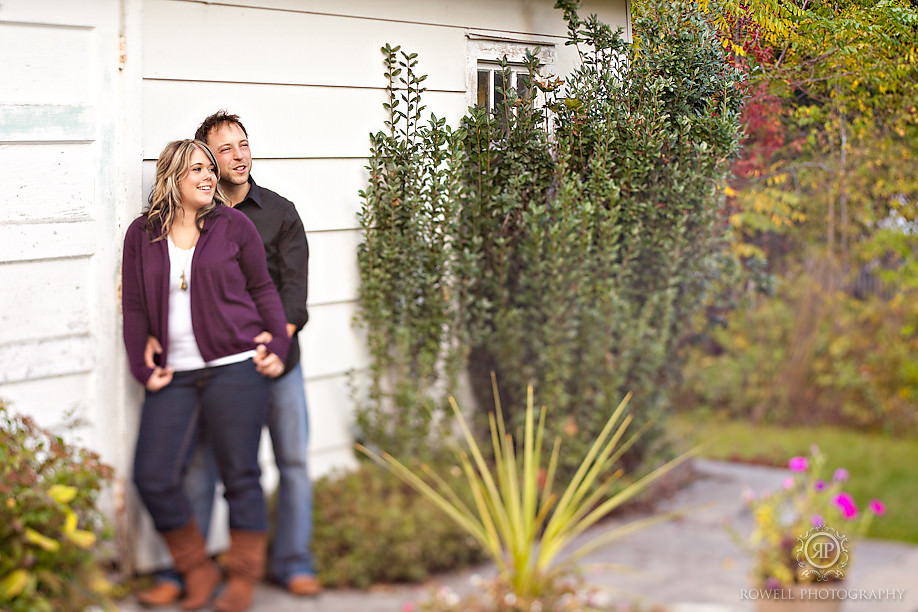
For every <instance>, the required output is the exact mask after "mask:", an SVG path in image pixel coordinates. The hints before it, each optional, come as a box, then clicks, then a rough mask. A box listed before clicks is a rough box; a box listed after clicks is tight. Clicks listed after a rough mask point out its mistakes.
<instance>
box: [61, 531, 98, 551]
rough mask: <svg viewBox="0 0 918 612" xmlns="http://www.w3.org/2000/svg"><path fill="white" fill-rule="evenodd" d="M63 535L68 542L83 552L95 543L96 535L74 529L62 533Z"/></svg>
mask: <svg viewBox="0 0 918 612" xmlns="http://www.w3.org/2000/svg"><path fill="white" fill-rule="evenodd" d="M64 535H65V536H66V537H67V539H68V540H70V541H71V542H73V543H74V544H76V545H77V546H79V547H80V548H82V549H84V550H86V549H88V548H91V547H92V545H93V544H95V543H96V534H94V533H93V532H91V531H86V530H84V529H74V530H73V531H67V532H65V533H64Z"/></svg>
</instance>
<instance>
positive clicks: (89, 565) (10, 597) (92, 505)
mask: <svg viewBox="0 0 918 612" xmlns="http://www.w3.org/2000/svg"><path fill="white" fill-rule="evenodd" d="M112 474H113V471H112V468H111V467H109V466H107V465H105V464H104V463H102V462H101V461H100V460H99V456H98V455H96V454H95V453H93V452H91V451H89V450H86V449H84V448H81V447H79V446H77V445H74V444H70V443H68V442H66V441H65V440H64V439H63V438H62V437H60V436H57V435H54V434H52V433H50V432H48V431H46V430H44V429H42V428H40V427H38V426H37V425H36V424H35V422H34V421H32V420H31V419H30V418H28V417H23V416H20V415H16V414H14V413H13V412H12V411H11V409H10V408H9V407H8V406H7V404H6V403H5V402H3V401H2V400H0V609H2V610H4V611H6V612H57V611H59V610H74V611H82V610H85V609H87V608H90V607H92V606H96V607H97V609H98V607H102V608H106V609H107V608H108V607H110V606H111V604H110V601H109V599H108V597H107V592H108V591H109V589H110V585H109V584H108V582H107V581H106V579H105V576H104V574H103V572H102V569H101V565H100V563H99V561H98V560H97V558H96V554H97V552H98V550H99V548H98V545H99V543H100V542H101V541H102V540H103V539H105V538H107V537H109V535H110V534H109V531H108V529H107V527H106V525H105V521H104V518H103V516H102V513H101V512H100V510H99V508H98V507H97V501H98V498H99V493H100V491H101V490H102V488H103V487H104V486H105V485H106V484H107V483H108V482H109V481H110V479H111V477H112Z"/></svg>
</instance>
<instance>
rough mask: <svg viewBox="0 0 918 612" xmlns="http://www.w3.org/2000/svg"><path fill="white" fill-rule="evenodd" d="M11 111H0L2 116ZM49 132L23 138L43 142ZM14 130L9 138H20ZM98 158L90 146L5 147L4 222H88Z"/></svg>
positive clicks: (1, 155)
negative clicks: (93, 177) (93, 178)
mask: <svg viewBox="0 0 918 612" xmlns="http://www.w3.org/2000/svg"><path fill="white" fill-rule="evenodd" d="M9 108H10V107H0V112H3V111H4V110H6V109H9ZM77 127H78V128H79V127H82V125H80V124H77ZM0 130H2V128H0ZM47 130H48V128H47V126H45V127H43V128H41V129H39V130H31V133H29V134H28V135H26V134H22V136H23V137H28V138H42V137H46V136H44V134H46V133H47ZM4 131H6V130H4ZM25 131H26V130H25V128H24V127H20V128H18V129H17V133H22V132H25ZM10 132H12V130H9V131H6V134H5V136H6V138H7V139H12V138H15V136H13V135H12V134H11V133H10ZM67 135H72V132H70V133H68V134H67ZM71 137H72V136H71ZM55 140H57V139H55ZM93 158H94V155H93V147H92V144H91V143H62V142H46V143H21V144H19V143H17V144H0V185H3V186H4V188H3V189H2V190H0V224H2V223H37V222H45V221H50V222H54V221H62V220H66V221H75V220H87V219H89V218H90V214H91V213H90V211H91V208H92V205H93V184H92V181H91V180H89V179H91V177H92V175H93V172H94V168H93V165H92V164H93Z"/></svg>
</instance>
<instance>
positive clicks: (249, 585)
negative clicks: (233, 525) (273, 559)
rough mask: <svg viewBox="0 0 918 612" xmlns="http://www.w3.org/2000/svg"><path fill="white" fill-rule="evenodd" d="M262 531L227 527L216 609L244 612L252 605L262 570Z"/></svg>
mask: <svg viewBox="0 0 918 612" xmlns="http://www.w3.org/2000/svg"><path fill="white" fill-rule="evenodd" d="M266 544H267V541H266V539H265V532H263V531H242V530H241V529H231V530H230V547H229V551H228V552H227V553H226V573H227V574H228V576H229V580H228V581H227V583H226V588H225V589H224V590H223V593H222V594H221V595H220V597H218V598H217V601H216V602H215V603H214V610H216V611H217V612H244V611H245V610H248V609H249V608H250V607H251V606H252V599H253V598H254V596H255V585H256V584H258V581H259V580H261V578H262V576H264V574H265V548H266Z"/></svg>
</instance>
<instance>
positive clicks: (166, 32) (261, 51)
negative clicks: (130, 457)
mask: <svg viewBox="0 0 918 612" xmlns="http://www.w3.org/2000/svg"><path fill="white" fill-rule="evenodd" d="M144 17H145V21H144V23H145V26H146V28H147V32H146V40H148V41H150V42H149V43H148V44H147V45H146V47H145V53H144V76H145V77H146V78H148V79H150V78H164V79H184V80H198V79H201V78H202V70H201V64H202V63H203V64H204V65H205V67H206V78H207V79H208V80H213V81H228V82H248V83H298V84H304V85H322V86H347V87H372V88H379V87H382V86H384V85H385V82H384V81H383V62H382V54H381V53H380V47H381V46H382V45H384V44H386V43H389V44H392V45H396V44H401V45H402V48H403V49H405V50H410V51H413V52H416V53H418V61H419V66H418V68H419V69H420V70H421V71H422V72H424V71H425V67H426V68H427V69H428V70H429V74H430V76H429V78H428V79H427V81H425V83H424V85H425V86H426V87H428V88H429V89H446V90H452V91H458V92H464V91H465V73H464V66H463V64H462V62H461V61H460V62H457V61H455V59H456V58H461V57H462V54H463V53H464V50H465V33H464V32H463V31H462V30H461V29H458V28H449V27H430V26H427V25H420V24H411V23H398V22H390V23H387V24H386V25H385V27H380V23H379V22H378V21H375V20H371V19H354V18H350V17H339V16H334V15H320V14H314V13H302V12H289V11H271V10H261V9H253V8H244V7H235V6H226V5H211V4H202V3H181V2H179V3H175V2H170V1H156V2H151V3H150V4H149V10H148V11H147V13H146V14H145V16H144ZM202 23H206V24H207V27H208V30H209V31H210V32H215V33H219V32H225V33H229V32H232V31H233V30H234V29H235V27H236V24H239V23H245V24H246V28H245V38H246V40H258V41H259V44H257V45H250V46H245V59H246V61H245V62H237V61H233V60H232V53H230V54H227V55H224V53H223V52H219V53H218V56H219V57H221V58H223V57H225V58H226V60H223V59H221V60H220V61H213V59H214V57H215V54H214V45H218V46H220V47H221V48H222V46H223V45H224V44H225V45H226V49H233V48H236V49H239V48H240V46H239V45H240V41H239V40H236V39H234V38H233V37H232V36H230V35H227V37H226V39H225V40H219V37H220V35H219V34H216V35H215V36H200V28H201V26H200V24H202ZM176 40H181V41H183V44H181V45H176V44H175V41H176ZM195 58H198V59H199V60H200V61H194V60H195ZM319 58H321V59H319Z"/></svg>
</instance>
